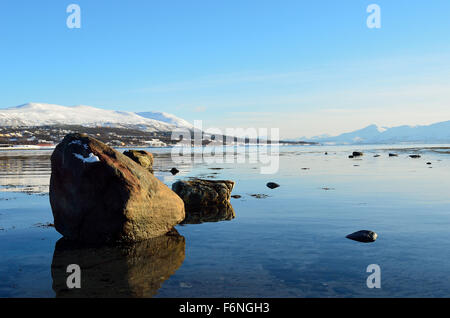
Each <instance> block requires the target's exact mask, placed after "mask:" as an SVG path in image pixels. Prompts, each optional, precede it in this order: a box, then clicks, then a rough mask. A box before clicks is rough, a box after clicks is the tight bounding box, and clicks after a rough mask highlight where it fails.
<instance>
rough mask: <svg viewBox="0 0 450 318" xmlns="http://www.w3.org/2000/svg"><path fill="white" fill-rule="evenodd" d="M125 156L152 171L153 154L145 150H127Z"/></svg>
mask: <svg viewBox="0 0 450 318" xmlns="http://www.w3.org/2000/svg"><path fill="white" fill-rule="evenodd" d="M123 154H124V155H125V156H127V157H128V158H130V159H131V160H133V161H134V162H136V163H138V164H140V165H141V166H142V167H143V168H145V169H147V170H149V171H150V172H151V173H153V155H152V154H151V153H149V152H147V151H145V150H127V151H124V153H123Z"/></svg>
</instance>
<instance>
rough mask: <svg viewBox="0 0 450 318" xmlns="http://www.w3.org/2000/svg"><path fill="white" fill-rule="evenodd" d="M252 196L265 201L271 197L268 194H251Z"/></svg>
mask: <svg viewBox="0 0 450 318" xmlns="http://www.w3.org/2000/svg"><path fill="white" fill-rule="evenodd" d="M250 196H251V197H254V198H256V199H265V198H268V197H269V196H268V195H267V194H263V193H255V194H250Z"/></svg>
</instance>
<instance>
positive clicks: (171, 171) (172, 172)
mask: <svg viewBox="0 0 450 318" xmlns="http://www.w3.org/2000/svg"><path fill="white" fill-rule="evenodd" d="M178 172H180V170H178V169H177V168H172V169H170V173H171V174H172V175H176V174H177V173H178Z"/></svg>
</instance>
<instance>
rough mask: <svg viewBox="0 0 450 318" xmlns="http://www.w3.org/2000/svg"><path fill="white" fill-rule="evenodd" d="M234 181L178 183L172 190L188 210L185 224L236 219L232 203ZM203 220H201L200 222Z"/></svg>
mask: <svg viewBox="0 0 450 318" xmlns="http://www.w3.org/2000/svg"><path fill="white" fill-rule="evenodd" d="M233 187H234V181H230V180H204V179H192V180H188V181H182V180H180V181H177V182H175V183H174V184H173V185H172V190H173V191H174V192H175V193H176V194H178V195H179V196H180V198H181V199H182V200H183V202H184V206H185V209H186V219H185V221H184V223H193V222H196V223H199V222H211V220H216V221H218V220H231V219H233V218H234V217H235V213H234V210H233V207H232V206H231V203H230V198H231V191H232V190H233ZM200 219H201V220H200Z"/></svg>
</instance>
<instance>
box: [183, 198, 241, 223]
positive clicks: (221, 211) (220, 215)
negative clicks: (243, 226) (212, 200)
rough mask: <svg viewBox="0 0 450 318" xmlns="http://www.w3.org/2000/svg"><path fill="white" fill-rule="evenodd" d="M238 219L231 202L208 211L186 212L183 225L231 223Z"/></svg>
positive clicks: (209, 208) (193, 210) (193, 209)
mask: <svg viewBox="0 0 450 318" xmlns="http://www.w3.org/2000/svg"><path fill="white" fill-rule="evenodd" d="M235 217H236V214H235V213H234V209H233V206H232V205H231V203H230V202H224V203H221V204H219V205H214V206H209V207H207V208H206V209H201V208H198V209H195V208H191V209H189V210H186V218H185V219H184V221H183V222H182V223H181V224H200V223H204V222H219V221H230V220H232V219H234V218H235Z"/></svg>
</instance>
